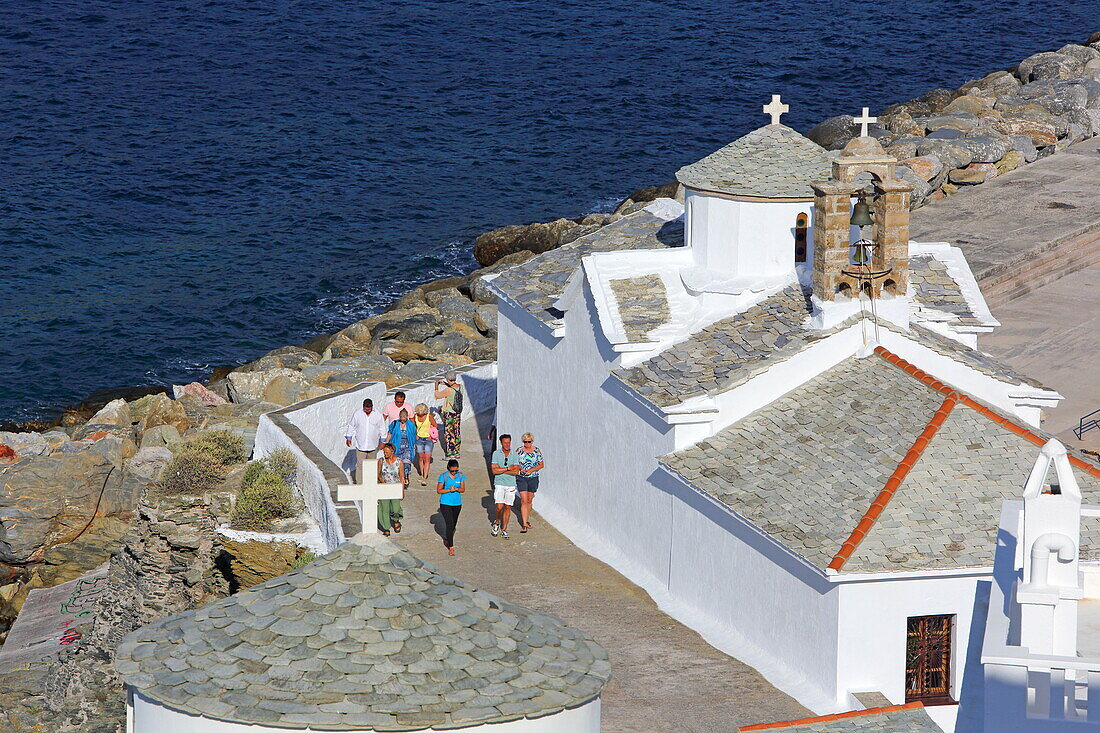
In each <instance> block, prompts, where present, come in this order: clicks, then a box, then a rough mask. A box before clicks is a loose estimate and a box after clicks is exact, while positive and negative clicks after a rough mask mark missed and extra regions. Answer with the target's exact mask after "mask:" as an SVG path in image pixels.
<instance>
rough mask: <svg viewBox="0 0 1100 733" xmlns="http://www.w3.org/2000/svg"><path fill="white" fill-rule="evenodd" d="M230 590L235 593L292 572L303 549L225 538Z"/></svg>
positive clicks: (223, 545)
mask: <svg viewBox="0 0 1100 733" xmlns="http://www.w3.org/2000/svg"><path fill="white" fill-rule="evenodd" d="M221 546H222V550H223V551H224V552H225V558H224V559H225V560H227V561H228V562H227V563H226V564H227V565H228V570H229V578H230V584H231V585H230V587H231V589H232V590H234V591H236V590H239V589H243V588H251V587H252V586H254V585H257V584H259V583H262V582H264V581H265V580H271V579H272V578H276V577H278V576H280V575H284V574H286V573H289V572H290V571H291V569H293V567H294V563H295V562H296V561H297V560H298V558H299V557H301V556H302V554H303V552H304V550H302V549H301V548H300V547H298V545H296V544H295V543H293V542H278V541H277V542H265V541H262V540H232V539H227V538H226V539H222V541H221Z"/></svg>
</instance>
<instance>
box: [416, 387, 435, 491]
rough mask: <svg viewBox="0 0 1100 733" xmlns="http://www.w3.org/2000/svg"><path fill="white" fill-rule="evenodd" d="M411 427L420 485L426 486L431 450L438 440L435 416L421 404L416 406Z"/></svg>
mask: <svg viewBox="0 0 1100 733" xmlns="http://www.w3.org/2000/svg"><path fill="white" fill-rule="evenodd" d="M413 425H415V426H416V460H417V463H418V464H419V465H418V468H419V469H420V485H421V486H427V485H428V471H429V470H430V469H431V466H432V450H433V449H434V448H435V442H436V441H437V440H439V425H438V424H437V423H436V421H435V415H433V414H432V413H431V412H430V411H429V410H428V406H427V405H425V404H424V403H423V402H421V403H420V404H419V405H417V406H416V414H414V415H413Z"/></svg>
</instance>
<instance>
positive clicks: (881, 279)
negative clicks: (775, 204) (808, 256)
mask: <svg viewBox="0 0 1100 733" xmlns="http://www.w3.org/2000/svg"><path fill="white" fill-rule="evenodd" d="M876 119H877V118H875V117H871V116H869V115H868V114H867V108H866V107H864V108H863V115H862V116H861V117H857V118H856V119H855V121H856V122H858V123H860V124H861V125H862V134H861V135H860V137H857V138H853V139H852V141H851V142H849V143H848V144H847V145H846V146H845V147H844V150H842V151H841V153H840V155H839V156H838V157H837V158H836V159H835V160H833V164H832V176H831V177H830V179H829V180H828V181H821V182H818V183H813V184H811V186H812V188H813V191H814V236H813V243H814V263H813V292H814V296H815V297H816V298H818V299H819V300H822V301H834V300H841V299H845V298H855V297H859V295H860V294H861V293H865V294H867V295H869V296H870V297H872V298H878V297H880V296H881V295H882V294H883V293H887V294H890V295H904V294H905V293H906V292H907V291H908V287H909V197H910V194H911V193H912V191H913V187H912V186H911V185H910V184H908V183H906V182H905V181H902V180H900V179H898V178H897V177H896V175H895V168H896V166H897V162H898V161H897V159H896V158H893V157H892V156H890V155H888V154H887V153H886V151H885V150H883V149H882V146H881V145H879V143H878V141H877V140H875V139H874V138H872V137H869V136H868V135H867V125H868V124H869V123H871V122H875V121H876ZM861 174H869V175H870V177H871V184H872V185H873V191H872V193H871V195H870V202H869V203H868V202H867V201H866V200H865V198H864V188H865V186H866V183H865V182H864V181H863V180H859V177H860V176H861ZM853 196H859V202H858V203H857V204H856V205H855V207H854V208H853V207H852V204H851V201H852V197H853ZM852 226H858V227H859V229H860V231H861V232H864V231H866V230H867V229H870V236H869V237H867V238H864V237H863V236H860V237H859V238H858V239H857V241H855V242H853V241H852V235H851V232H852Z"/></svg>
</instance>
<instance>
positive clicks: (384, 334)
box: [370, 301, 473, 342]
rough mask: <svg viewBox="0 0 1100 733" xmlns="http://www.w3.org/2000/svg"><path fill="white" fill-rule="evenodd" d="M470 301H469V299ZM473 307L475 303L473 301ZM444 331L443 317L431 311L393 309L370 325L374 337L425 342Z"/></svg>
mask: <svg viewBox="0 0 1100 733" xmlns="http://www.w3.org/2000/svg"><path fill="white" fill-rule="evenodd" d="M467 302H469V301H467ZM470 305H471V308H472V307H473V304H472V303H471V304H470ZM442 331H443V319H442V318H441V317H440V316H439V314H438V313H433V312H430V311H391V312H389V313H385V314H383V315H382V316H380V317H379V318H378V319H377V320H375V321H374V322H373V324H372V325H371V327H370V334H371V338H372V339H392V340H397V341H419V342H423V341H426V340H428V339H430V338H431V337H432V336H438V335H439V334H440V333H442Z"/></svg>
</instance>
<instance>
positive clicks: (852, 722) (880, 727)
mask: <svg viewBox="0 0 1100 733" xmlns="http://www.w3.org/2000/svg"><path fill="white" fill-rule="evenodd" d="M738 730H740V731H745V732H746V733H748V731H761V730H774V731H776V732H777V733H787V731H790V732H791V733H940V730H941V729H940V727H939V726H938V725H936V724H935V723H934V722H933V721H932V719H931V718H930V717H928V713H927V712H926V711H925V710H924V708H923V707H921V706H917V705H894V706H891V707H888V708H879V709H874V710H856V711H853V712H850V713H837V714H834V715H823V716H821V717H818V718H804V719H802V720H789V721H786V722H783V723H766V724H763V725H747V726H742V727H741V728H739V729H738Z"/></svg>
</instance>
